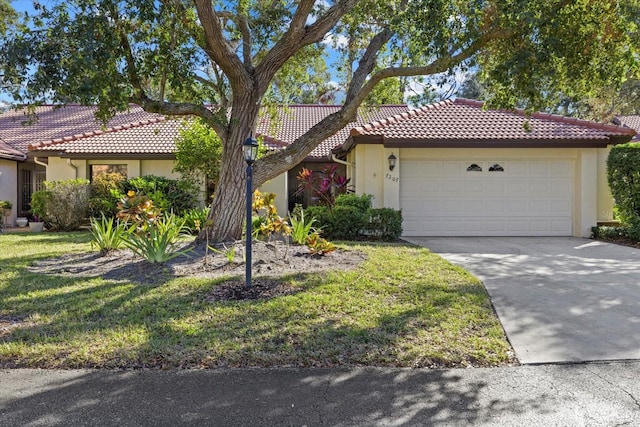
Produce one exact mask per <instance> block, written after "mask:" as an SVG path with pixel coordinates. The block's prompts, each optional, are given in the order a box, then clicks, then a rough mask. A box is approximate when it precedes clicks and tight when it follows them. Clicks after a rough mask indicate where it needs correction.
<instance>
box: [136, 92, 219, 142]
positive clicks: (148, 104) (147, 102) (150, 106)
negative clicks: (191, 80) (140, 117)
mask: <svg viewBox="0 0 640 427" xmlns="http://www.w3.org/2000/svg"><path fill="white" fill-rule="evenodd" d="M131 101H132V102H133V103H135V104H138V105H140V106H141V107H142V109H143V110H144V111H146V112H148V113H157V114H165V115H167V116H196V117H200V118H202V119H203V120H204V121H205V122H207V123H208V124H209V125H211V127H212V128H213V130H214V131H215V132H216V133H217V134H218V136H219V137H220V138H221V139H223V140H224V139H225V138H227V135H228V130H227V126H228V122H227V120H226V114H225V113H224V112H223V111H222V110H221V109H220V108H218V109H216V110H213V111H212V110H210V109H208V108H207V107H205V106H204V105H198V104H190V103H186V102H184V103H183V102H163V101H162V100H160V101H155V100H153V99H150V98H147V97H144V98H143V99H140V98H134V99H132V100H131ZM221 117H224V120H223V119H221Z"/></svg>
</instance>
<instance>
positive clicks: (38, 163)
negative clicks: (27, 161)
mask: <svg viewBox="0 0 640 427" xmlns="http://www.w3.org/2000/svg"><path fill="white" fill-rule="evenodd" d="M33 163H35V164H36V165H40V166H44V168H45V169H46V168H47V166H49V165H48V164H46V163H44V162H41V161H40V160H38V158H37V157H34V158H33Z"/></svg>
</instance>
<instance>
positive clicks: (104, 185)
mask: <svg viewBox="0 0 640 427" xmlns="http://www.w3.org/2000/svg"><path fill="white" fill-rule="evenodd" d="M125 180H126V178H125V177H124V176H122V175H121V174H119V173H105V174H100V175H98V176H96V177H95V178H93V181H92V182H91V197H90V198H89V217H91V218H101V217H102V216H103V215H104V216H105V217H107V218H113V217H115V216H116V214H117V213H118V208H117V204H118V201H120V199H122V198H123V197H124V192H123V187H124V182H125Z"/></svg>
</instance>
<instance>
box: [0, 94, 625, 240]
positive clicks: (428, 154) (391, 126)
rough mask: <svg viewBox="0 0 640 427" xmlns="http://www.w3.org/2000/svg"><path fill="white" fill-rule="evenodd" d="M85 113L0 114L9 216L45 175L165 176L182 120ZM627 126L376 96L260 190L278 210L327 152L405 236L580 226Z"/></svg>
mask: <svg viewBox="0 0 640 427" xmlns="http://www.w3.org/2000/svg"><path fill="white" fill-rule="evenodd" d="M339 108H340V107H339V106H327V105H293V106H287V107H282V108H279V109H278V110H277V111H276V113H277V114H276V115H275V116H273V115H269V114H265V115H264V116H263V118H262V119H261V120H260V122H259V123H258V126H257V133H258V135H259V136H263V137H264V140H265V143H266V144H267V146H268V147H269V148H271V149H279V148H281V147H283V146H286V145H287V144H290V143H291V142H293V141H294V140H295V139H296V138H297V137H298V136H299V135H301V134H303V133H304V132H306V131H307V130H308V129H309V128H310V127H311V126H313V125H314V124H316V123H318V122H319V121H320V120H321V119H322V118H324V117H326V116H327V115H328V114H330V113H332V112H335V111H336V110H337V109H339ZM94 111H95V110H94V109H93V108H91V107H82V106H77V105H76V106H67V107H64V108H53V107H51V106H49V107H38V108H37V109H36V114H37V117H38V120H37V122H36V123H35V124H33V125H31V126H23V125H22V124H21V121H24V120H25V118H26V116H24V114H23V113H21V112H7V113H4V114H1V115H0V138H1V139H0V142H2V143H3V145H0V172H1V173H2V175H0V200H2V199H10V198H11V197H13V198H15V200H16V201H17V204H18V209H14V214H13V217H14V218H15V215H16V214H18V215H24V214H25V213H26V212H27V211H28V207H29V206H28V201H29V200H30V195H31V192H32V191H34V190H36V189H38V188H39V186H40V185H41V183H42V181H44V180H45V179H46V180H59V179H70V178H91V177H92V176H93V175H94V174H97V173H100V172H103V171H109V170H117V171H120V172H122V173H126V175H127V176H128V177H135V176H140V175H148V174H154V175H163V176H168V177H175V173H174V172H173V162H174V159H175V139H176V137H177V135H178V133H179V129H180V127H181V125H182V123H183V120H182V119H173V118H166V117H164V116H161V115H156V114H150V113H145V112H144V111H142V110H141V109H140V108H139V107H137V106H132V107H131V108H130V110H129V111H128V112H125V113H120V114H118V115H117V116H116V117H114V119H112V120H111V121H110V122H109V123H108V124H107V125H106V126H101V124H100V123H99V122H97V121H96V120H95V118H94V117H93V113H94ZM634 135H635V132H634V131H633V130H632V129H630V128H627V127H621V126H616V125H613V124H599V123H594V122H589V121H584V120H576V119H572V118H567V117H562V116H557V115H550V114H543V113H536V114H531V115H527V114H525V113H524V112H522V111H504V110H488V109H485V108H484V105H483V104H482V103H480V102H478V101H471V100H465V99H456V100H455V101H451V100H449V101H443V102H440V103H437V104H433V105H429V106H425V107H421V108H418V109H414V110H409V109H408V108H407V107H406V106H401V105H391V106H382V107H378V108H369V109H363V110H362V111H361V113H360V115H359V118H358V121H357V122H356V123H354V124H352V125H351V126H348V127H347V128H345V129H343V130H342V131H340V132H339V133H338V134H336V135H334V136H333V137H331V138H329V139H328V140H326V141H323V143H322V144H320V145H319V146H318V147H317V148H316V149H315V150H314V151H313V152H312V153H310V155H309V156H308V157H307V159H306V160H305V162H303V163H302V164H300V165H298V166H296V167H295V168H293V169H292V170H290V171H288V172H287V173H284V174H282V175H280V176H279V177H276V178H275V179H273V180H271V181H270V182H268V183H266V184H265V185H264V186H263V187H262V190H263V191H270V192H274V193H276V194H277V195H278V197H277V198H276V202H277V205H278V206H277V207H278V210H279V211H280V212H286V211H287V210H289V209H290V207H291V205H292V204H293V202H295V201H296V200H295V198H294V195H293V193H295V191H296V188H297V182H296V180H295V176H296V175H297V173H298V171H299V170H300V169H301V168H302V167H307V168H309V169H314V170H319V169H322V167H323V165H324V164H325V163H327V162H330V161H335V162H337V163H339V164H340V165H341V167H344V169H343V170H344V172H345V173H346V175H347V176H348V177H349V178H350V179H351V184H353V186H354V189H355V191H356V193H359V194H361V193H366V194H372V195H373V196H374V205H375V206H376V207H383V206H384V207H391V208H395V209H402V213H403V218H404V235H406V236H418V235H423V236H428V235H431V236H491V235H501V236H505V235H507V236H508V235H513V236H524V235H531V236H536V235H537V236H554V235H558V236H572V235H573V236H588V235H589V234H590V229H591V227H592V226H594V225H596V223H597V222H599V221H609V220H611V219H612V217H613V208H612V198H611V194H610V191H609V187H608V184H607V178H606V159H607V156H608V153H609V150H610V147H611V146H613V145H615V144H619V143H623V142H627V141H629V140H630V139H631V138H632V137H633V136H634ZM26 154H28V155H26ZM392 160H394V162H392Z"/></svg>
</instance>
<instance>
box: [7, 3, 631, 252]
mask: <svg viewBox="0 0 640 427" xmlns="http://www.w3.org/2000/svg"><path fill="white" fill-rule="evenodd" d="M637 1H638V0H627V1H625V2H621V1H618V0H600V1H597V2H596V1H592V0H570V1H569V0H546V1H538V2H531V1H529V0H384V1H383V0H359V1H356V0H322V1H320V0H317V1H315V0H299V1H296V2H290V1H285V0H270V1H265V0H243V1H239V2H232V1H227V0H193V1H187V0H135V1H134V0H69V1H65V2H54V3H51V4H44V3H36V8H35V10H36V13H35V14H34V16H32V17H31V18H30V19H31V22H30V23H29V25H27V26H24V27H21V29H19V30H16V31H13V32H11V34H10V36H9V37H7V38H6V39H5V40H4V42H3V45H2V49H1V51H0V68H4V69H5V73H4V75H3V76H2V87H4V88H5V89H7V90H11V93H12V96H13V97H14V99H16V100H17V101H18V102H21V103H34V102H39V101H42V100H48V101H52V102H57V103H68V102H81V103H84V104H94V103H95V104H97V105H98V106H99V113H100V115H101V117H103V118H108V117H109V116H110V115H112V114H114V113H115V112H116V111H118V110H122V109H126V108H127V106H128V105H129V104H130V103H134V104H138V105H140V106H141V107H142V108H143V109H145V110H146V111H149V112H157V113H163V114H168V115H193V116H197V117H200V118H201V119H202V120H204V122H206V123H207V124H208V125H209V126H211V127H212V128H213V129H214V131H215V132H216V133H217V135H218V136H219V137H220V140H221V141H222V163H221V170H220V180H219V186H218V191H217V193H216V197H215V199H214V202H213V209H212V215H213V217H214V218H213V219H214V221H213V224H214V225H213V228H212V230H210V233H211V237H212V238H213V239H214V240H222V239H227V238H234V237H235V238H237V237H239V235H240V232H241V229H242V227H241V225H242V208H243V203H244V201H243V198H242V196H241V194H242V191H241V189H242V183H243V180H244V177H240V176H239V174H238V171H240V170H242V153H241V144H242V141H243V140H244V139H245V138H247V137H248V136H249V135H250V134H251V133H252V132H253V130H254V128H255V123H256V120H257V117H258V114H259V109H260V106H261V105H263V104H265V103H268V102H290V101H292V100H293V101H295V100H296V99H318V100H320V99H321V97H322V96H321V95H322V94H321V92H323V91H325V92H327V93H329V92H330V90H331V88H332V87H333V85H324V87H323V89H322V90H320V89H318V90H316V91H315V92H316V93H315V94H313V93H312V94H311V95H310V93H309V90H310V88H318V87H322V85H319V84H318V82H326V81H327V79H328V78H329V76H333V77H334V78H335V79H336V83H337V85H338V86H339V87H341V88H342V89H343V90H344V100H343V107H342V109H341V110H339V111H338V112H336V113H334V114H332V115H330V116H328V117H326V118H325V119H323V120H322V121H321V122H320V123H319V124H318V125H316V126H314V127H313V128H312V129H310V130H309V131H308V132H307V133H305V134H304V135H302V136H301V137H300V138H298V139H297V140H296V141H295V142H294V143H293V144H291V145H290V146H288V147H287V148H286V149H284V150H282V151H281V152H278V153H275V154H272V155H269V156H266V157H264V158H262V159H260V160H259V161H258V162H256V164H255V166H254V168H255V178H256V183H257V184H260V183H262V182H264V181H265V180H268V179H270V178H273V177H275V176H277V175H278V174H280V173H282V172H284V171H286V170H287V169H289V168H291V167H292V166H294V165H295V164H297V163H299V162H300V161H302V160H303V159H304V158H305V156H306V155H307V154H308V153H309V152H310V151H311V150H313V148H315V147H316V146H317V145H318V144H319V143H320V142H321V141H323V140H324V139H326V138H327V137H328V136H330V135H332V134H334V133H335V132H337V131H338V130H339V129H341V128H342V127H344V126H345V125H346V124H348V123H349V122H350V121H352V120H354V119H355V117H356V112H357V108H358V107H359V106H360V105H361V104H363V103H366V102H375V100H376V98H378V99H385V100H397V99H398V98H402V95H404V93H401V92H403V91H404V90H406V88H407V85H408V84H409V83H410V79H411V78H414V77H417V76H429V75H436V74H441V73H451V74H453V73H456V72H460V71H465V70H467V69H469V68H470V67H474V66H475V65H477V64H478V65H480V67H481V69H482V72H483V73H485V74H486V76H487V77H488V79H487V80H488V81H489V82H490V83H491V86H492V89H491V91H490V93H491V94H493V96H492V99H490V102H491V103H493V104H499V105H501V106H506V107H509V106H513V105H515V104H516V103H517V102H518V101H522V100H525V101H526V102H527V106H528V107H530V108H540V107H542V106H544V105H546V104H548V103H550V102H553V100H554V99H555V97H556V94H557V93H558V92H562V93H566V94H570V95H572V96H574V95H575V96H579V95H581V94H588V93H590V92H592V91H593V88H595V87H605V86H611V85H617V84H619V83H620V82H621V81H623V80H624V79H625V78H626V77H627V76H628V75H629V73H633V72H636V73H637V68H634V67H636V66H637V64H636V62H637V61H638V52H637V50H636V48H637V17H633V18H630V14H629V4H632V5H633V6H634V7H636V6H637ZM634 19H635V20H634ZM634 37H635V38H634ZM329 48H330V49H329ZM335 56H337V57H335ZM333 62H335V63H336V67H335V74H330V73H329V68H328V66H327V63H329V64H331V63H333ZM388 79H398V80H396V83H393V82H392V81H391V80H388ZM380 84H382V85H383V86H380ZM376 87H377V89H376ZM376 90H377V91H378V94H376ZM312 92H313V90H312Z"/></svg>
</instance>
